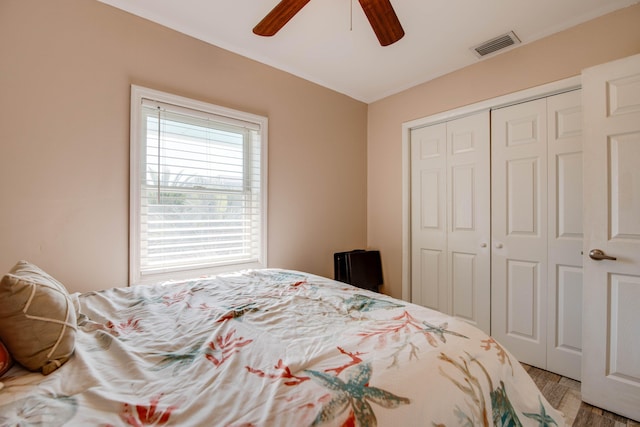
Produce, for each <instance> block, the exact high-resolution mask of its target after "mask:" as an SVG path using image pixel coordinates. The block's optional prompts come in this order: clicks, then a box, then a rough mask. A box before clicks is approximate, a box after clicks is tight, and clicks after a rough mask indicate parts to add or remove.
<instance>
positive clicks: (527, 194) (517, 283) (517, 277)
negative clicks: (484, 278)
mask: <svg viewBox="0 0 640 427" xmlns="http://www.w3.org/2000/svg"><path fill="white" fill-rule="evenodd" d="M546 124H547V109H546V100H545V99H540V100H536V101H531V102H526V103H523V104H518V105H513V106H510V107H505V108H502V109H497V110H494V111H493V112H492V118H491V132H492V134H491V167H492V171H491V183H492V187H491V202H492V224H491V232H492V260H491V263H492V296H491V306H492V313H491V316H492V319H491V322H492V335H494V336H495V337H496V339H498V340H499V341H500V342H502V343H503V344H504V345H505V346H506V347H507V348H508V349H509V350H510V351H511V352H512V353H513V354H514V355H515V356H516V357H517V358H518V360H520V361H521V362H524V363H528V364H531V365H534V366H538V367H542V368H544V367H545V366H546V345H547V343H546V341H547V340H546V330H547V323H546V317H547V310H546V304H547V289H546V285H545V283H546V280H547V268H548V265H547V126H546Z"/></svg>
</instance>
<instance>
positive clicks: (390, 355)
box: [0, 269, 564, 427]
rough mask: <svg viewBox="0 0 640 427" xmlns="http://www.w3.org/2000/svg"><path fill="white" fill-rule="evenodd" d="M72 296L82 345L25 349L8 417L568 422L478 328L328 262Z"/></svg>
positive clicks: (97, 421) (4, 417)
mask: <svg viewBox="0 0 640 427" xmlns="http://www.w3.org/2000/svg"><path fill="white" fill-rule="evenodd" d="M68 301H70V302H71V304H72V305H73V310H72V311H73V312H69V313H67V315H70V316H72V317H73V315H75V318H76V324H77V326H76V328H75V329H74V328H72V327H70V326H69V325H70V323H69V322H68V321H65V322H63V323H65V324H66V326H65V328H66V330H67V331H68V332H72V334H73V335H74V339H73V352H72V354H71V355H68V354H67V355H66V360H63V361H61V362H60V363H58V364H57V365H59V366H56V367H55V369H53V370H50V372H47V373H48V375H43V374H42V373H41V372H32V371H29V370H27V369H25V368H24V367H22V366H21V365H20V364H18V363H14V364H13V366H12V367H11V369H10V370H9V371H8V372H6V373H5V374H4V375H3V376H2V378H1V379H0V381H2V383H3V384H4V388H3V389H2V390H1V391H0V425H2V426H11V425H20V426H29V425H42V426H62V425H65V426H67V425H69V426H75V425H78V426H146V425H155V426H160V425H179V426H229V427H241V426H247V427H248V426H376V425H378V426H483V425H484V426H488V425H494V426H495V425H500V426H502V425H511V426H519V425H523V426H527V425H530V426H543V425H558V426H560V425H564V420H563V416H562V414H561V413H560V412H558V411H556V410H555V409H554V408H553V407H552V406H551V405H550V404H549V403H548V402H547V401H546V400H545V398H544V397H543V396H542V395H541V393H540V391H539V390H538V389H537V387H536V386H535V384H534V383H533V381H532V379H531V378H530V377H529V376H528V375H527V373H526V371H525V370H524V369H523V367H522V366H521V365H520V364H519V363H518V362H517V361H516V359H514V357H513V356H512V355H510V354H509V352H508V351H507V350H506V349H505V348H504V347H502V346H501V345H500V344H499V343H498V342H496V341H495V340H494V339H492V338H491V337H490V336H487V335H485V334H484V333H482V332H481V331H480V330H478V329H477V328H475V327H473V326H471V325H469V324H467V323H466V322H463V321H460V320H457V319H455V318H452V317H449V316H447V315H444V314H442V313H439V312H436V311H433V310H429V309H427V308H424V307H421V306H417V305H413V304H410V303H407V302H404V301H401V300H398V299H393V298H391V297H389V296H385V295H383V294H378V293H374V292H371V291H366V290H362V289H359V288H356V287H352V286H350V285H347V284H345V283H341V282H336V281H333V280H330V279H326V278H323V277H319V276H316V275H312V274H307V273H303V272H298V271H291V270H281V269H263V270H247V271H241V272H237V273H232V274H225V275H219V276H215V277H207V278H197V279H191V280H185V281H173V282H165V283H160V284H155V285H138V286H133V287H128V288H113V289H108V290H103V291H97V292H88V293H82V294H79V293H75V294H71V295H68ZM0 327H2V324H0ZM1 336H2V339H3V340H5V335H4V334H1ZM7 347H8V348H10V346H7Z"/></svg>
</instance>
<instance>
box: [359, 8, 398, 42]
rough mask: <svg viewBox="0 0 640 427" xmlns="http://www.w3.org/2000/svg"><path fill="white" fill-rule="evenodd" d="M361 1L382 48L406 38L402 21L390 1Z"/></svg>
mask: <svg viewBox="0 0 640 427" xmlns="http://www.w3.org/2000/svg"><path fill="white" fill-rule="evenodd" d="M359 1H360V6H362V9H363V10H364V14H365V15H367V19H368V20H369V23H370V24H371V28H373V32H374V33H376V37H378V41H379V42H380V44H381V45H382V46H389V45H390V44H393V43H395V42H397V41H398V40H400V39H401V38H402V37H403V36H404V30H403V29H402V25H401V24H400V20H399V19H398V16H397V15H396V12H395V11H394V10H393V6H392V5H391V2H390V1H389V0H359Z"/></svg>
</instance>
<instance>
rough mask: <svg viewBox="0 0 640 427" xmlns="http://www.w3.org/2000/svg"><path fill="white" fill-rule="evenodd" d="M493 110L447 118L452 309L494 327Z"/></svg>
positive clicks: (486, 327) (484, 327) (485, 326)
mask: <svg viewBox="0 0 640 427" xmlns="http://www.w3.org/2000/svg"><path fill="white" fill-rule="evenodd" d="M489 120H490V119H489V112H488V111H485V112H482V113H478V114H474V115H472V116H468V117H463V118H460V119H456V120H452V121H450V122H448V123H447V151H448V156H447V184H448V191H447V197H448V201H447V219H448V221H447V222H448V230H447V232H448V233H447V237H448V241H447V244H448V247H447V264H448V265H447V266H448V276H449V280H448V283H449V285H448V287H449V289H450V292H449V295H450V298H451V304H450V310H451V314H453V315H454V316H456V317H458V318H460V319H463V320H466V321H467V322H469V323H471V324H473V325H475V326H477V327H479V328H480V329H482V330H483V331H484V332H486V333H490V330H491V248H490V247H489V243H490V238H491V198H490V196H489V195H490V191H491V175H490V160H491V154H490V145H491V144H490V141H489V138H490V132H489V124H490V123H489Z"/></svg>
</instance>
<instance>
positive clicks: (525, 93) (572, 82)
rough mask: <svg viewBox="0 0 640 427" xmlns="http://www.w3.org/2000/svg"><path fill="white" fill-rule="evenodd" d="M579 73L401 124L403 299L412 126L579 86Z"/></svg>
mask: <svg viewBox="0 0 640 427" xmlns="http://www.w3.org/2000/svg"><path fill="white" fill-rule="evenodd" d="M581 85H582V81H581V78H580V76H575V77H569V78H567V79H563V80H558V81H556V82H552V83H548V84H545V85H542V86H537V87H533V88H529V89H525V90H521V91H518V92H514V93H510V94H507V95H503V96H499V97H496V98H492V99H488V100H485V101H480V102H476V103H474V104H470V105H465V106H464V107H460V108H455V109H453V110H449V111H444V112H442V113H437V114H433V115H431V116H427V117H422V118H420V119H415V120H411V121H409V122H405V123H403V124H402V299H403V300H405V301H411V147H410V142H411V130H412V129H417V128H420V127H424V126H431V125H434V124H437V123H441V122H446V121H449V120H453V119H457V118H460V117H463V116H468V115H470V114H474V113H477V112H480V111H483V110H495V109H497V108H503V107H507V106H509V105H514V104H520V103H522V102H527V101H530V100H533V99H537V98H544V97H547V96H551V95H556V94H559V93H563V92H569V91H572V90H576V89H580V87H581Z"/></svg>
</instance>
